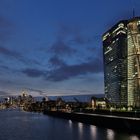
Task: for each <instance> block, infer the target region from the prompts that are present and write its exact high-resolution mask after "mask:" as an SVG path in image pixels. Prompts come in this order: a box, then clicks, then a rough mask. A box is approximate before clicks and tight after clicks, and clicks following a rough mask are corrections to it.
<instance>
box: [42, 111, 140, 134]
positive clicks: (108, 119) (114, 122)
mask: <svg viewBox="0 0 140 140" xmlns="http://www.w3.org/2000/svg"><path fill="white" fill-rule="evenodd" d="M44 114H46V115H50V116H53V117H59V118H63V119H68V120H72V121H77V122H82V123H88V124H93V125H96V126H100V127H106V128H112V129H116V130H121V131H127V132H128V131H129V132H131V133H139V132H140V118H132V117H120V116H113V115H112V116H111V115H100V114H89V113H76V112H74V113H67V112H60V111H47V110H45V111H44Z"/></svg>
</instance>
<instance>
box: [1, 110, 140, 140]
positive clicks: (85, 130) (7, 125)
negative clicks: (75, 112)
mask: <svg viewBox="0 0 140 140" xmlns="http://www.w3.org/2000/svg"><path fill="white" fill-rule="evenodd" d="M0 140H140V136H138V135H135V134H129V133H127V132H125V133H124V132H117V131H114V130H112V129H107V128H100V127H96V126H94V125H88V124H83V123H80V122H72V121H71V120H65V119H59V118H54V117H50V116H47V115H43V114H39V113H30V112H23V111H15V110H14V111H13V110H12V111H8V110H3V111H0Z"/></svg>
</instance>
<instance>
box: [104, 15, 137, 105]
mask: <svg viewBox="0 0 140 140" xmlns="http://www.w3.org/2000/svg"><path fill="white" fill-rule="evenodd" d="M103 56H104V80H105V97H106V98H107V100H108V101H109V102H110V103H111V104H114V105H118V106H133V107H134V106H137V107H140V18H133V19H130V20H122V21H120V22H118V23H117V24H116V25H114V26H113V27H112V28H111V29H110V30H108V31H107V32H106V33H104V35H103Z"/></svg>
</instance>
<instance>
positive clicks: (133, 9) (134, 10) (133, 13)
mask: <svg viewBox="0 0 140 140" xmlns="http://www.w3.org/2000/svg"><path fill="white" fill-rule="evenodd" d="M133 18H135V8H134V7H133Z"/></svg>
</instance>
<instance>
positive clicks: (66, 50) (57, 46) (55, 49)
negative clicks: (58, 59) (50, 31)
mask: <svg viewBox="0 0 140 140" xmlns="http://www.w3.org/2000/svg"><path fill="white" fill-rule="evenodd" d="M50 52H52V53H53V54H54V55H57V56H64V55H65V56H66V55H71V54H73V53H75V52H76V50H75V49H73V48H71V47H70V46H68V45H67V44H65V43H64V41H62V40H57V41H56V42H55V43H54V44H53V45H52V46H51V48H50Z"/></svg>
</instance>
